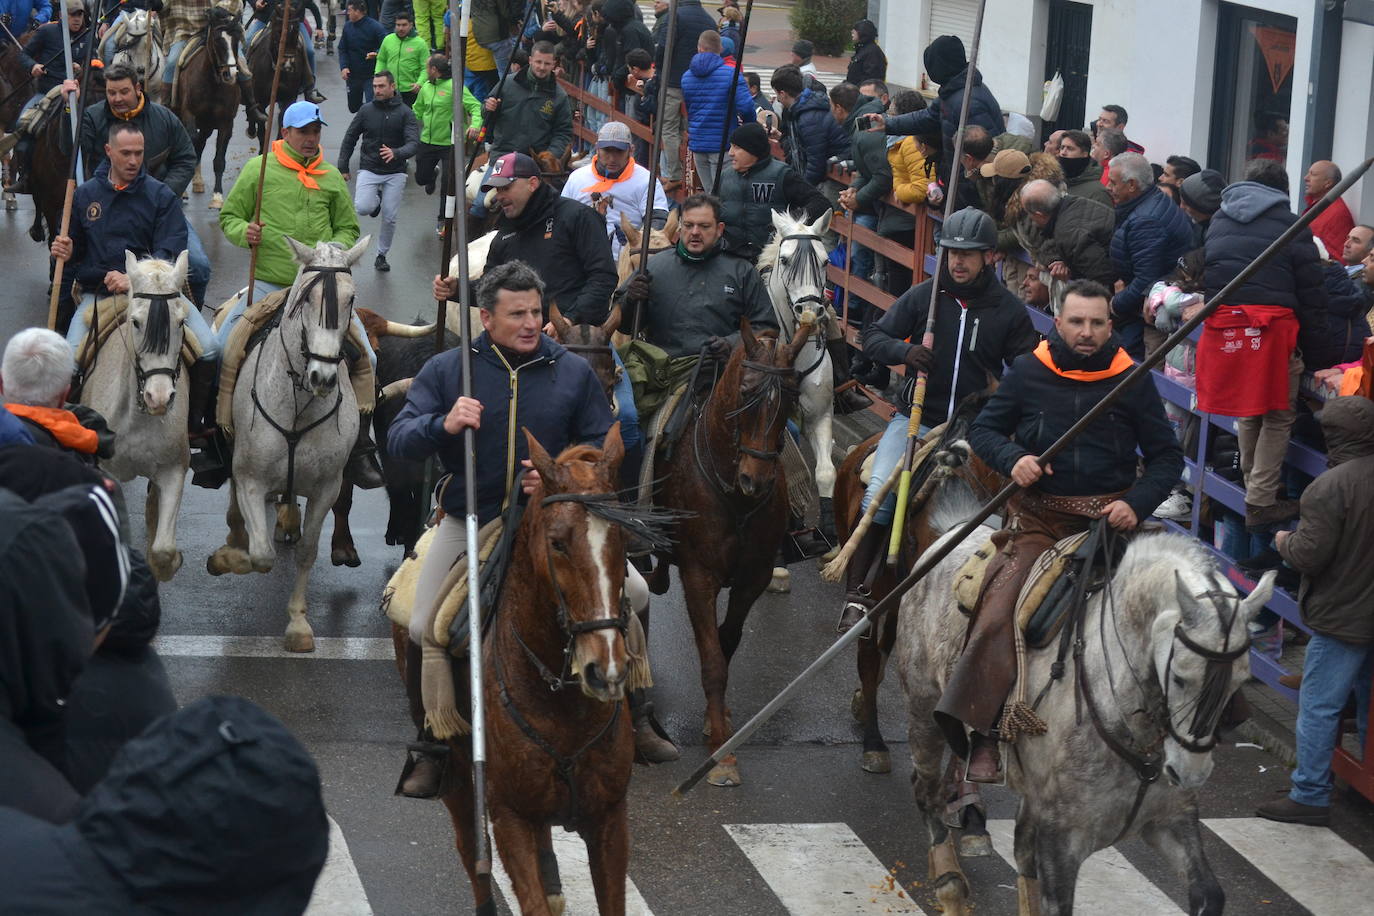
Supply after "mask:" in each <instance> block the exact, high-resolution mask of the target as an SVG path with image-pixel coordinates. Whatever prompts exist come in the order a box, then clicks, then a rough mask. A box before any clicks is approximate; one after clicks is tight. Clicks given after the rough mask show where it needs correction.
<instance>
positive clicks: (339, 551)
mask: <svg viewBox="0 0 1374 916" xmlns="http://www.w3.org/2000/svg"><path fill="white" fill-rule="evenodd" d="M329 562H330V563H333V564H334V565H335V566H347V567H349V568H357V567H359V566H362V565H363V561H362V560H360V559H358V551H357V550H356V549H355V548H353V547H335V548H334V549H333V550H331V551H329Z"/></svg>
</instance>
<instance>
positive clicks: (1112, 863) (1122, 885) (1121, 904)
mask: <svg viewBox="0 0 1374 916" xmlns="http://www.w3.org/2000/svg"><path fill="white" fill-rule="evenodd" d="M1015 828H1016V822H1015V821H1011V820H994V821H988V833H990V834H991V835H992V846H993V848H994V849H996V850H997V854H998V855H999V856H1001V857H1002V858H1003V859H1005V860H1006V862H1007V864H1009V865H1010V866H1011V867H1012V868H1013V869H1015V868H1016V853H1015V852H1014V849H1015V844H1014V841H1013V836H1014V830H1015ZM1074 894H1075V896H1074V906H1073V908H1074V910H1075V911H1077V912H1079V913H1151V914H1156V913H1158V914H1165V913H1169V914H1172V913H1179V914H1182V913H1183V910H1181V909H1179V907H1178V904H1176V903H1174V902H1173V901H1172V900H1170V899H1169V897H1168V895H1167V894H1165V893H1164V892H1163V891H1161V890H1160V889H1159V888H1157V887H1155V885H1154V882H1152V881H1151V880H1150V879H1149V878H1146V877H1145V876H1144V875H1142V874H1141V873H1140V871H1139V870H1138V869H1136V867H1135V866H1134V865H1132V864H1131V863H1130V862H1129V861H1128V860H1127V859H1126V857H1125V856H1123V855H1122V854H1121V853H1119V852H1117V851H1116V849H1114V848H1108V849H1099V850H1098V851H1097V852H1095V853H1093V854H1092V855H1091V856H1089V857H1088V859H1087V861H1085V862H1084V863H1083V866H1082V868H1081V869H1080V870H1079V872H1078V889H1077V890H1076V891H1075V892H1074Z"/></svg>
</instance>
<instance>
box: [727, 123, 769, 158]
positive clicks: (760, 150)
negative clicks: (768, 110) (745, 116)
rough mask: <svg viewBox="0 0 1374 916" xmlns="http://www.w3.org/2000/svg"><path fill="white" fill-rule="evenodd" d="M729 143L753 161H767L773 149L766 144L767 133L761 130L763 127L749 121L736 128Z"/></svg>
mask: <svg viewBox="0 0 1374 916" xmlns="http://www.w3.org/2000/svg"><path fill="white" fill-rule="evenodd" d="M730 142H731V143H733V144H734V145H735V146H738V147H739V148H740V149H742V150H744V151H745V152H746V153H748V154H749V155H751V156H753V157H754V158H755V159H760V160H762V159H768V158H770V157H771V156H772V155H773V148H772V147H771V146H770V145H769V143H768V132H767V131H765V130H764V129H763V125H761V124H758V123H756V122H752V121H751V122H750V123H748V124H745V125H742V126H740V127H738V128H736V129H735V132H734V133H733V134H732V135H731V136H730Z"/></svg>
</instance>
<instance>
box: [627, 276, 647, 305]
mask: <svg viewBox="0 0 1374 916" xmlns="http://www.w3.org/2000/svg"><path fill="white" fill-rule="evenodd" d="M653 279H654V278H653V277H652V276H650V275H649V272H648V271H647V270H641V271H640V272H639V273H637V274H635V275H634V276H633V277H631V278H630V282H629V283H628V284H626V286H625V298H626V299H628V300H630V301H631V302H647V301H648V299H649V286H650V284H651V283H653Z"/></svg>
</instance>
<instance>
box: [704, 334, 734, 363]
mask: <svg viewBox="0 0 1374 916" xmlns="http://www.w3.org/2000/svg"><path fill="white" fill-rule="evenodd" d="M734 349H735V347H734V345H733V344H731V343H730V341H728V340H726V339H725V338H724V337H711V338H708V339H707V341H706V355H707V356H709V357H710V358H711V359H715V360H719V361H720V362H725V361H726V360H727V359H729V358H730V353H731V351H733V350H734Z"/></svg>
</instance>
